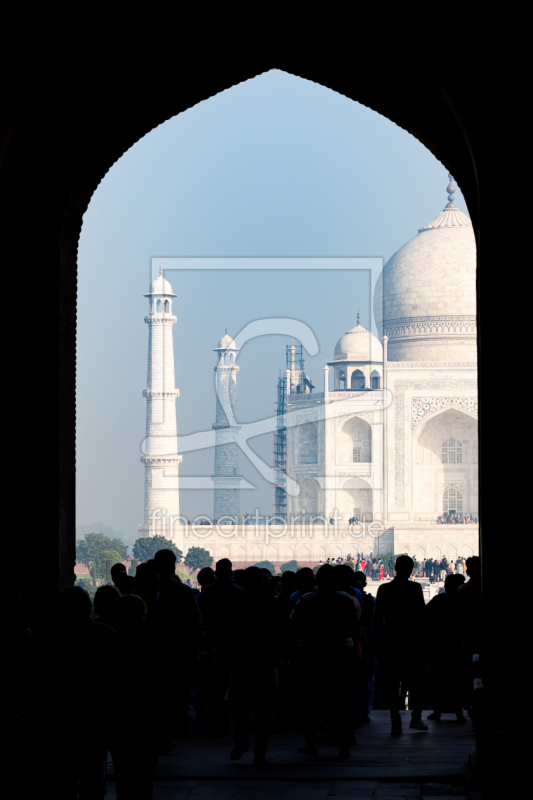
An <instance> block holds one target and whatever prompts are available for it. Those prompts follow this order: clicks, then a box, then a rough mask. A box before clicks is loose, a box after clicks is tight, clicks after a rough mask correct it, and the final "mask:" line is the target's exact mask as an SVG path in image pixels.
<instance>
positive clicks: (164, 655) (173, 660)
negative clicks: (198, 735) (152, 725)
mask: <svg viewBox="0 0 533 800" xmlns="http://www.w3.org/2000/svg"><path fill="white" fill-rule="evenodd" d="M135 583H136V586H137V591H138V592H139V595H140V596H141V597H142V599H143V600H144V602H145V604H146V608H147V614H146V623H145V628H146V633H147V636H148V639H149V642H150V649H151V650H152V652H153V654H154V660H157V662H158V669H159V670H161V671H162V672H163V673H164V674H172V676H173V680H174V683H175V690H174V692H172V693H171V694H168V695H165V697H164V698H161V702H160V706H159V710H160V725H159V733H160V738H159V746H160V750H161V752H164V751H165V750H167V749H170V748H172V747H173V746H175V741H174V739H173V736H172V727H174V728H178V727H179V726H180V725H181V726H185V728H187V720H188V714H187V708H188V702H187V701H188V695H189V691H190V689H191V678H190V674H191V670H190V667H189V663H188V650H187V645H188V636H187V632H188V629H187V619H186V617H185V616H184V613H183V606H182V607H180V606H179V605H178V603H176V602H175V601H174V599H173V598H172V597H170V596H169V595H168V594H166V593H165V592H162V591H161V583H163V582H162V581H161V580H160V578H159V575H158V568H157V565H156V563H155V560H150V561H147V562H146V563H144V564H139V566H138V567H137V572H136V574H135ZM187 591H188V590H187ZM180 599H181V595H179V596H178V600H180ZM190 602H191V603H193V604H194V607H195V610H196V612H197V607H196V602H195V600H194V597H193V596H192V595H190ZM197 613H198V612H197Z"/></svg>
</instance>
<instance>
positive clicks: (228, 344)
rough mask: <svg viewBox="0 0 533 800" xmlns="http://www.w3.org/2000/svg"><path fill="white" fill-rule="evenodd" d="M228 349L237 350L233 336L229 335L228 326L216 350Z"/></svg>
mask: <svg viewBox="0 0 533 800" xmlns="http://www.w3.org/2000/svg"><path fill="white" fill-rule="evenodd" d="M228 349H230V350H236V349H237V348H236V347H235V342H234V341H233V339H232V338H231V336H229V335H228V329H227V328H226V333H225V334H224V336H223V337H222V339H221V340H220V341H219V343H218V346H217V347H216V348H215V350H228Z"/></svg>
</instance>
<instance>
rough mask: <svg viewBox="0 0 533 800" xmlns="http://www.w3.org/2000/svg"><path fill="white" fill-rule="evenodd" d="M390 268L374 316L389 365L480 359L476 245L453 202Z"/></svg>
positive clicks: (380, 285) (399, 253) (378, 288)
mask: <svg viewBox="0 0 533 800" xmlns="http://www.w3.org/2000/svg"><path fill="white" fill-rule="evenodd" d="M448 178H449V181H450V183H449V185H448V204H447V206H446V207H445V208H444V209H443V211H442V212H441V213H440V214H439V215H438V216H437V217H436V218H435V219H434V220H433V222H430V224H429V225H425V226H424V227H423V228H420V229H419V231H418V234H417V235H416V236H415V237H414V238H413V239H411V240H410V241H409V242H407V244H405V245H404V246H403V247H401V248H400V249H399V250H398V251H397V252H396V253H395V254H394V255H393V256H392V257H391V258H390V259H389V261H387V263H386V264H385V266H384V268H383V271H382V273H381V275H380V276H379V278H378V281H377V284H376V290H375V294H374V317H375V320H376V325H377V328H378V331H379V336H380V337H381V336H383V333H384V332H385V333H386V334H387V336H388V337H389V342H388V359H389V361H455V360H457V361H459V360H461V361H463V360H464V361H467V360H472V361H473V360H475V358H476V351H475V336H476V334H475V315H476V241H475V237H474V231H473V228H472V223H471V222H470V220H469V218H468V217H467V216H466V214H463V212H462V211H460V210H459V209H458V208H457V206H456V205H455V203H454V202H453V194H454V192H455V186H454V185H453V183H452V177H451V175H449V176H448Z"/></svg>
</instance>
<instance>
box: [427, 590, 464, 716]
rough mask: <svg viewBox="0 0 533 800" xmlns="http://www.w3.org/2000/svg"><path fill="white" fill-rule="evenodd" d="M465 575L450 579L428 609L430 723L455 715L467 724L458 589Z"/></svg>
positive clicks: (429, 604)
mask: <svg viewBox="0 0 533 800" xmlns="http://www.w3.org/2000/svg"><path fill="white" fill-rule="evenodd" d="M464 580H465V579H464V576H463V575H448V576H447V578H446V580H445V581H444V588H445V593H444V594H438V595H437V596H436V597H434V598H433V599H432V600H430V601H429V603H428V604H427V606H426V642H427V653H428V658H429V669H430V675H431V704H432V706H433V713H432V714H430V715H429V716H428V719H433V720H439V719H440V718H441V716H442V714H446V713H449V712H451V713H454V714H456V716H457V719H458V720H459V721H460V722H466V719H465V717H464V715H463V708H462V687H461V673H462V660H463V653H462V642H461V638H460V636H459V635H458V634H459V631H460V625H461V621H460V615H459V603H458V599H457V589H458V588H459V586H461V584H463V583H464Z"/></svg>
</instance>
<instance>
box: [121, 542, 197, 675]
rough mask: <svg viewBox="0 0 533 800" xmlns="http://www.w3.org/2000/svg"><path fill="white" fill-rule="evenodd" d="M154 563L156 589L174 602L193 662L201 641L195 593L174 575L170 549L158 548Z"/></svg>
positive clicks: (173, 555) (173, 559) (173, 561)
mask: <svg viewBox="0 0 533 800" xmlns="http://www.w3.org/2000/svg"><path fill="white" fill-rule="evenodd" d="M154 564H155V567H156V569H157V573H158V575H159V581H158V589H159V591H160V592H161V594H164V595H166V596H167V597H170V599H171V600H173V601H174V602H175V603H176V607H177V609H178V611H179V614H180V618H181V620H182V623H183V624H184V626H185V636H186V648H187V654H188V657H189V659H190V661H191V662H194V661H195V659H196V653H197V652H198V648H199V647H200V644H201V642H202V626H201V619H200V613H199V611H198V604H197V602H196V598H195V595H194V593H193V591H192V589H190V588H189V587H188V586H186V585H185V584H184V583H182V582H181V580H180V579H179V577H178V576H177V575H176V554H175V553H174V552H173V551H172V550H167V549H163V550H158V551H157V553H156V554H155V556H154ZM137 569H139V567H137Z"/></svg>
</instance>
